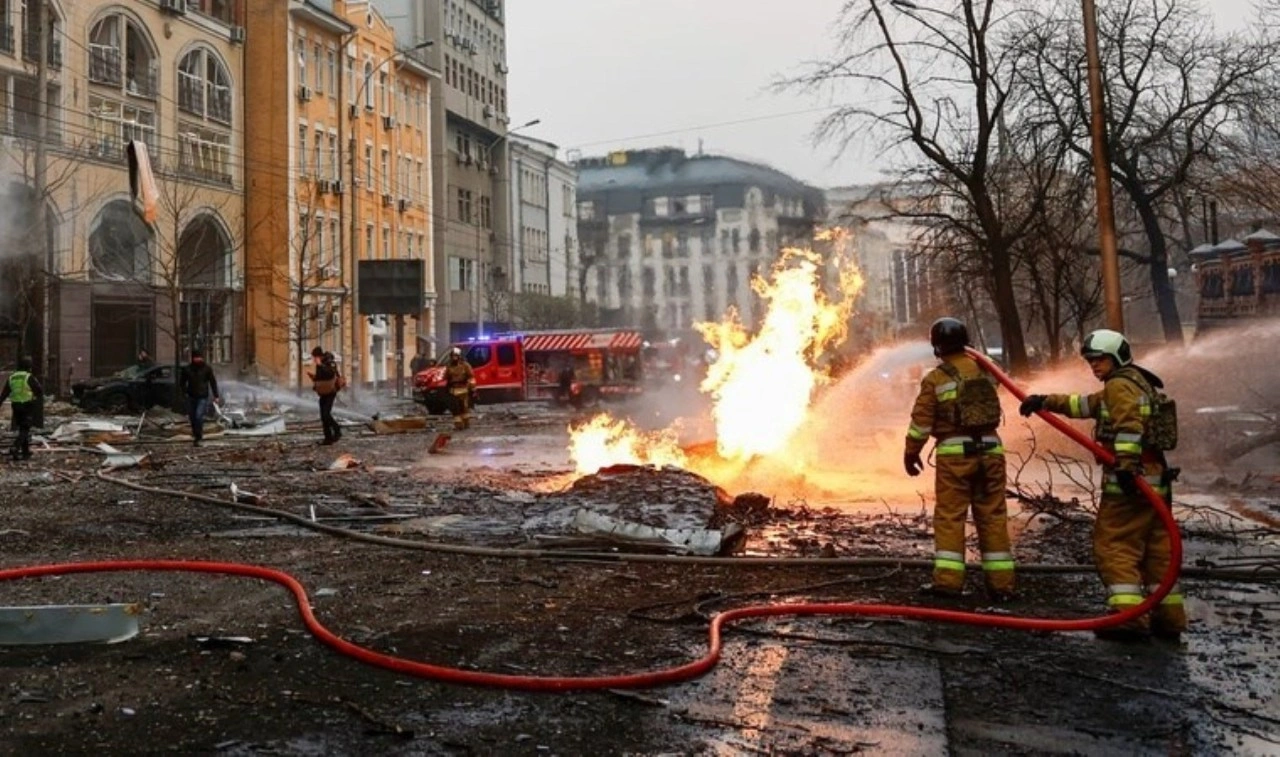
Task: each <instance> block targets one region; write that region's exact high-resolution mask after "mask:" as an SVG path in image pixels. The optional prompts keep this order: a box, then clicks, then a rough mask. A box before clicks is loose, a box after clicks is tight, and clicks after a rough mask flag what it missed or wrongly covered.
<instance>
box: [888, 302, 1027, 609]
mask: <svg viewBox="0 0 1280 757" xmlns="http://www.w3.org/2000/svg"><path fill="white" fill-rule="evenodd" d="M929 342H930V343H931V344H932V345H933V354H934V355H936V356H937V357H938V358H940V359H941V362H940V363H939V365H938V367H936V368H934V369H933V370H931V371H929V372H928V373H926V374H925V375H924V377H923V378H922V379H921V380H920V393H919V395H917V396H916V401H915V406H914V407H913V408H912V410H911V425H910V427H909V428H908V430H907V439H906V449H905V452H904V454H903V456H902V461H903V467H904V468H906V471H907V475H910V476H918V475H920V472H921V471H922V470H924V463H923V462H922V461H921V459H920V453H921V451H923V449H924V446H925V442H926V441H927V440H928V439H929V437H931V436H932V437H933V438H934V439H936V440H937V443H936V445H935V446H934V454H935V455H936V456H937V475H936V479H935V499H936V504H935V505H934V510H933V532H934V547H935V552H934V562H933V565H934V567H933V583H932V584H930V585H928V586H926V587H925V590H926V591H927V592H929V593H932V594H935V595H939V596H952V597H954V596H959V595H960V594H962V593H963V589H964V571H965V556H964V529H965V518H966V516H967V515H968V513H969V510H970V509H972V510H973V521H974V525H975V526H976V527H977V531H978V546H979V549H980V551H981V553H982V571H983V577H984V579H985V583H986V588H987V593H988V596H990V598H991V599H992V600H993V601H996V602H1004V601H1008V600H1011V599H1012V598H1013V596H1014V560H1013V554H1012V552H1011V551H1010V544H1009V529H1008V512H1007V509H1006V505H1005V460H1004V447H1003V445H1002V444H1001V441H1000V437H999V436H998V435H997V434H996V430H997V429H998V428H999V426H1000V400H999V397H998V396H997V395H996V387H995V382H994V381H993V380H992V378H991V377H990V376H988V375H987V374H986V373H985V372H984V371H983V370H982V369H981V368H980V367H979V366H978V363H977V361H975V360H974V359H973V358H971V357H969V356H968V355H967V354H965V347H966V346H968V344H969V331H968V329H967V328H965V325H964V323H962V322H961V321H959V320H957V319H955V318H939V319H938V320H937V321H935V322H934V323H933V325H932V326H931V327H930V329H929Z"/></svg>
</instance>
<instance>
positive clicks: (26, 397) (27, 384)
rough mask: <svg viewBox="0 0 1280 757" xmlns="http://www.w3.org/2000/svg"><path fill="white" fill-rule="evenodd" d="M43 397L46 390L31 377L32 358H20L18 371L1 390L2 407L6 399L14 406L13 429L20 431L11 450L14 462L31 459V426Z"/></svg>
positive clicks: (0, 401)
mask: <svg viewBox="0 0 1280 757" xmlns="http://www.w3.org/2000/svg"><path fill="white" fill-rule="evenodd" d="M43 397H44V389H43V388H42V387H41V386H40V382H39V381H37V380H36V377H35V376H32V375H31V358H29V357H23V358H19V359H18V369H17V370H16V371H14V372H13V373H11V374H9V380H8V381H6V382H5V385H4V388H3V389H0V405H3V404H4V401H5V400H6V399H7V400H9V401H10V402H11V403H12V404H13V427H14V428H15V429H17V431H18V436H17V438H15V439H14V440H13V448H12V449H10V450H9V457H10V458H11V459H13V460H18V459H19V458H21V459H23V460H29V459H31V425H32V421H34V420H35V417H36V411H37V410H38V409H39V404H40V401H41V398H43Z"/></svg>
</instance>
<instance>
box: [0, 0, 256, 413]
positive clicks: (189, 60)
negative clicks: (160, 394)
mask: <svg viewBox="0 0 1280 757" xmlns="http://www.w3.org/2000/svg"><path fill="white" fill-rule="evenodd" d="M42 5H43V11H44V12H43V13H42V7H41V6H42ZM238 5H239V3H238V2H232V0H179V1H177V2H164V3H157V2H150V1H147V0H103V2H96V3H89V2H79V1H78V0H47V2H44V3H43V4H42V3H41V1H40V0H0V103H5V106H4V107H3V108H0V135H3V136H2V137H0V177H4V183H5V184H6V186H4V187H0V193H3V196H4V197H6V198H8V201H7V202H6V203H5V206H4V207H5V208H7V209H11V210H12V212H11V216H12V219H11V220H12V223H5V224H0V226H2V227H3V230H0V247H4V248H5V249H3V250H0V259H2V260H5V261H6V262H7V263H9V265H7V266H5V267H3V268H0V287H2V288H3V290H4V291H6V292H9V293H13V294H14V296H12V297H8V298H5V304H0V367H2V365H3V364H8V363H9V362H11V360H12V359H14V358H15V357H16V356H17V355H18V354H29V355H33V356H35V357H36V359H37V361H38V362H37V365H38V366H39V370H40V372H41V373H42V374H44V376H45V381H46V386H48V387H51V388H57V389H59V390H65V389H66V387H67V386H68V385H69V383H70V382H71V381H74V380H77V379H80V378H84V377H86V376H94V375H103V374H108V373H112V372H114V371H117V370H119V369H121V368H124V367H126V366H128V365H130V364H132V363H133V362H134V360H135V356H136V355H137V352H138V350H139V349H147V350H149V351H151V352H152V354H153V355H155V357H156V359H157V360H158V361H161V362H164V361H173V360H183V359H185V358H186V355H187V353H188V352H189V351H190V350H191V349H201V350H202V351H204V353H205V355H206V357H207V358H208V359H209V360H210V362H213V363H215V364H220V365H221V366H224V368H223V369H222V373H223V374H224V375H225V374H227V372H228V369H229V368H235V369H239V368H240V367H242V366H243V364H244V361H243V359H242V356H243V341H244V322H243V312H244V307H243V288H244V286H243V284H244V276H243V270H244V265H243V261H242V252H241V250H242V247H243V241H242V240H243V237H244V206H243V194H242V190H243V169H242V157H241V156H242V154H243V142H244V139H243V134H244V130H243V120H242V119H243V113H242V110H243V109H242V108H241V107H240V105H241V102H242V93H241V91H240V89H241V88H240V84H239V81H238V78H239V72H241V71H242V70H243V60H242V53H243V45H242V42H243V40H244V32H243V27H242V25H241V24H242V23H243V22H242V20H241V19H242V14H241V13H240V11H239V9H238V7H237V6H238ZM12 29H20V30H21V34H18V35H12V34H10V33H9V32H10V30H12ZM14 37H16V38H14ZM42 40H43V42H42ZM42 48H43V49H42ZM42 76H43V78H44V82H45V83H44V86H43V87H41V86H40V84H39V82H40V80H41V77H42ZM42 90H43V96H41V95H42ZM42 110H43V112H44V118H41V117H40V114H41V111H42ZM131 144H132V145H135V146H137V147H138V148H139V150H140V151H141V150H142V149H145V154H146V158H147V160H146V163H148V164H149V167H150V169H151V174H152V175H153V176H154V186H155V189H156V192H155V195H154V196H152V197H150V198H149V200H148V201H147V202H146V203H144V202H142V201H140V199H139V198H138V197H136V196H135V192H134V189H133V186H132V181H131V172H130V167H129V159H128V155H129V147H130V145H131ZM6 220H10V219H6ZM41 228H43V233H42V232H41V231H40V229H41ZM15 261H16V262H15ZM10 305H13V306H12V307H11V306H10ZM232 375H234V374H232Z"/></svg>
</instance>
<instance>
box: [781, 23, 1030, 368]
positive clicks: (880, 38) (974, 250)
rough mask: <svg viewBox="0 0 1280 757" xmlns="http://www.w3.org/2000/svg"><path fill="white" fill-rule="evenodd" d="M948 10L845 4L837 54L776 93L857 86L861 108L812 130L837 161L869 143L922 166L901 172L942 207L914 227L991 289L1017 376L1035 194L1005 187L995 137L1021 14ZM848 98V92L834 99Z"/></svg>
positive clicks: (1023, 363) (838, 113) (1023, 357)
mask: <svg viewBox="0 0 1280 757" xmlns="http://www.w3.org/2000/svg"><path fill="white" fill-rule="evenodd" d="M949 5H950V10H943V9H935V8H926V7H924V6H922V5H917V4H915V3H914V2H911V0H888V2H882V0H858V1H857V2H849V3H846V5H845V7H844V10H843V12H842V16H841V18H840V22H839V24H840V29H841V33H840V43H841V44H840V48H839V51H838V53H837V54H836V55H835V56H834V57H832V58H831V59H829V60H825V61H820V62H817V63H814V64H812V65H811V66H810V70H809V71H807V72H806V73H804V74H802V75H800V76H798V77H795V78H792V79H790V80H788V81H785V82H783V83H782V84H781V85H780V86H783V87H791V88H799V89H802V90H808V91H815V92H820V91H824V90H828V89H838V88H840V87H841V86H844V85H849V84H854V85H862V88H863V90H864V91H860V92H857V93H855V94H853V95H852V96H854V97H856V98H857V101H858V104H856V105H845V106H842V107H839V108H837V109H836V110H835V111H834V112H832V113H831V114H830V115H829V116H827V117H826V118H825V119H823V121H822V122H821V124H820V125H819V127H818V130H817V132H816V135H815V136H816V138H817V140H818V141H820V142H834V143H835V144H836V145H837V147H838V149H839V150H840V151H841V152H844V151H845V150H846V149H847V148H848V147H849V145H850V144H851V143H852V142H853V141H854V140H858V139H862V138H864V137H865V136H866V135H867V134H868V133H869V132H870V133H871V134H876V135H878V136H879V138H880V140H881V142H882V145H883V147H885V148H886V149H896V148H907V153H908V154H910V155H913V156H915V157H916V158H917V161H916V162H915V163H914V164H912V165H910V166H908V167H907V168H906V169H905V170H904V171H903V172H902V173H903V175H904V176H906V177H907V178H909V179H912V180H920V181H924V182H926V183H928V184H930V185H932V186H934V187H936V188H937V192H938V202H936V203H935V204H934V206H933V207H932V208H930V209H928V210H924V211H922V212H920V213H918V214H915V215H914V217H916V218H919V219H921V220H924V221H928V222H931V223H932V224H933V225H934V226H935V227H936V228H937V229H938V230H939V233H938V234H936V235H935V236H934V241H935V242H938V243H941V244H945V245H947V246H948V247H949V248H950V249H953V250H954V249H957V248H961V249H963V250H964V251H965V252H966V254H971V255H973V256H976V257H977V258H978V260H979V262H978V264H977V265H975V266H972V267H967V269H968V271H969V272H971V273H973V274H976V275H980V276H982V277H984V279H985V281H987V282H988V286H987V289H988V291H989V295H990V298H989V299H990V301H991V306H992V308H993V309H994V311H995V312H996V314H997V315H998V317H999V321H1000V332H1001V337H1002V342H1003V349H1004V354H1005V356H1006V358H1007V359H1008V361H1009V364H1010V366H1011V368H1012V369H1013V370H1015V371H1022V370H1025V369H1026V367H1027V352H1026V344H1025V338H1024V335H1023V325H1022V318H1021V315H1020V313H1019V309H1018V298H1017V296H1016V294H1017V293H1016V288H1015V278H1014V268H1015V253H1014V247H1015V245H1016V244H1017V242H1018V240H1019V239H1021V238H1022V237H1023V236H1024V235H1025V234H1026V233H1028V231H1029V230H1030V228H1031V225H1032V217H1033V216H1032V214H1031V213H1030V212H1028V211H1029V210H1031V209H1032V208H1033V207H1034V205H1035V204H1036V202H1038V195H1037V193H1036V188H1035V187H1029V186H1025V185H1023V186H1017V187H1014V186H1003V187H1002V186H1001V176H1000V175H1001V173H1002V171H1003V170H1004V169H1003V168H1002V166H1001V162H1002V159H1006V158H1008V157H1009V156H1008V155H1006V154H1004V153H1002V141H1001V139H1002V136H1003V135H1002V131H1003V124H1004V121H1005V118H1006V116H1007V115H1008V113H1007V111H1008V109H1009V105H1010V100H1009V97H1010V94H1011V89H1010V88H1011V86H1012V85H1013V83H1014V82H1015V72H1014V70H1013V63H1014V61H1013V59H1012V57H1011V56H1009V55H1008V54H1007V53H1006V51H1005V49H1003V47H1002V46H1001V44H1000V41H1001V37H1002V35H1003V34H1004V30H1005V29H1006V28H1008V27H1009V25H1010V23H1011V20H1012V18H1013V17H1012V15H1011V14H1014V13H1017V12H1019V9H1020V8H1022V7H1023V6H1021V5H1020V4H1016V3H1007V4H1006V3H1001V2H998V1H997V0H957V1H956V2H953V3H950V4H949ZM838 94H839V95H841V96H844V95H845V94H846V93H843V92H840V93H838Z"/></svg>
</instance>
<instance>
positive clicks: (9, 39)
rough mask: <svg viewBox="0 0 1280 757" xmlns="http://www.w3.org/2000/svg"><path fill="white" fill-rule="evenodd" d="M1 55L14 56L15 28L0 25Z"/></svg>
mask: <svg viewBox="0 0 1280 757" xmlns="http://www.w3.org/2000/svg"><path fill="white" fill-rule="evenodd" d="M0 53H8V54H9V55H13V27H12V26H10V25H9V24H0Z"/></svg>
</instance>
